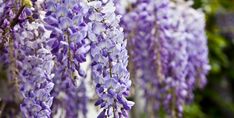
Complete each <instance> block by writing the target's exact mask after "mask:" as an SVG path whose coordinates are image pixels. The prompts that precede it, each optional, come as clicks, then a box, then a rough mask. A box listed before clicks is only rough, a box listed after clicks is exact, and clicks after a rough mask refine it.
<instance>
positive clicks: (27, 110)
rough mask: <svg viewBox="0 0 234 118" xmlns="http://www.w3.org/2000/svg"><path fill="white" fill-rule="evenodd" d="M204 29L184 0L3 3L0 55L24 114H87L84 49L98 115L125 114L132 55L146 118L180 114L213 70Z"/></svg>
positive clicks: (117, 116)
mask: <svg viewBox="0 0 234 118" xmlns="http://www.w3.org/2000/svg"><path fill="white" fill-rule="evenodd" d="M123 3H126V4H124V5H123ZM121 16H123V17H121ZM42 19H43V20H42ZM204 27H205V19H204V14H203V13H202V12H201V11H198V10H195V9H193V8H191V4H190V2H185V1H183V0H176V1H174V2H170V0H44V1H40V2H39V1H38V0H0V54H1V56H0V60H1V61H2V62H3V63H4V65H6V67H7V69H8V76H9V77H8V78H9V80H11V81H13V82H14V86H15V87H16V89H18V90H19V92H18V93H21V95H20V97H22V103H21V105H20V108H21V111H22V113H23V116H24V117H26V118H29V117H30V118H31V117H32V118H38V117H43V118H49V117H52V116H54V115H56V114H57V113H58V112H57V111H59V109H62V110H64V111H66V113H65V115H66V117H68V118H75V117H80V116H81V115H80V114H79V113H80V112H82V114H83V117H87V111H88V110H87V102H88V97H87V95H86V94H87V93H86V85H85V78H86V72H85V70H84V68H83V67H82V66H81V65H82V64H83V63H84V62H86V56H87V55H88V54H90V56H91V71H92V72H91V74H92V79H93V82H94V85H95V90H96V94H97V96H98V100H97V101H96V102H95V105H96V106H100V108H101V112H100V113H99V115H98V118H107V117H114V118H122V117H128V111H129V110H130V109H131V107H132V106H133V105H134V103H133V102H131V101H129V100H128V99H127V97H128V96H129V94H130V87H131V84H132V82H131V80H130V73H129V71H128V70H127V66H128V63H129V62H128V58H129V56H130V64H129V70H130V72H131V77H132V80H134V81H137V82H138V83H140V86H141V87H142V89H143V90H144V97H145V99H146V104H145V109H146V111H147V112H150V117H154V116H155V115H156V114H155V113H158V112H159V110H161V108H162V109H163V110H165V111H166V112H167V113H168V114H169V115H170V116H172V117H182V113H183V106H184V105H186V104H187V103H189V102H190V101H191V100H192V98H193V91H194V89H195V88H202V87H204V85H205V84H206V74H207V73H208V71H209V69H210V66H209V63H208V58H207V56H208V49H207V39H206V35H205V31H204ZM127 48H128V50H127ZM128 51H129V53H128ZM128 54H129V56H128ZM131 69H132V70H131ZM77 81H79V82H77ZM16 91H17V90H16ZM16 93H17V92H16ZM16 97H19V96H17V95H16ZM51 107H52V108H51ZM51 109H52V110H51ZM153 111H158V112H153Z"/></svg>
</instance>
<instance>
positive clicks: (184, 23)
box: [117, 0, 210, 117]
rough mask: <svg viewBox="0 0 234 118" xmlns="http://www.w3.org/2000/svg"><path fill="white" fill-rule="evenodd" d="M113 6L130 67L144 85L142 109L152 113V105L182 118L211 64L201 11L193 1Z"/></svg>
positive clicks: (141, 1) (145, 1)
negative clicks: (122, 31)
mask: <svg viewBox="0 0 234 118" xmlns="http://www.w3.org/2000/svg"><path fill="white" fill-rule="evenodd" d="M126 4H127V5H126ZM117 5H118V6H119V7H120V11H118V13H120V14H123V18H122V22H121V25H122V26H123V27H124V33H125V37H127V38H128V45H129V47H128V48H129V52H130V56H131V58H130V59H131V60H130V62H131V63H133V64H131V65H130V66H133V67H129V68H133V69H134V71H133V72H134V73H131V74H132V76H134V77H136V78H139V79H138V80H137V81H138V82H139V83H140V84H141V87H142V88H143V90H144V94H145V95H144V97H145V98H146V107H145V109H146V110H147V111H148V112H151V115H152V116H154V115H156V114H154V113H152V110H153V109H155V110H160V108H163V109H164V110H165V111H166V112H167V113H169V114H170V115H171V116H172V117H181V116H182V112H183V106H184V105H185V104H186V103H188V102H189V101H191V99H192V98H193V94H192V93H193V90H194V88H196V86H198V87H203V86H204V85H205V83H206V77H205V76H206V74H207V72H208V70H209V68H210V67H209V64H208V53H207V52H208V51H207V41H206V36H205V31H204V26H205V25H204V24H205V22H204V15H203V13H202V12H201V11H197V10H195V9H193V8H191V7H190V6H191V1H189V2H183V1H179V2H170V1H168V0H164V1H157V0H156V1H155V0H136V1H130V0H129V1H128V2H127V3H125V7H124V8H123V7H121V6H124V4H123V2H117ZM199 34H200V35H199ZM195 60H196V61H195ZM133 79H135V78H133Z"/></svg>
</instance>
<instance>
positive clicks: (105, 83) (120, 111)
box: [88, 0, 134, 118]
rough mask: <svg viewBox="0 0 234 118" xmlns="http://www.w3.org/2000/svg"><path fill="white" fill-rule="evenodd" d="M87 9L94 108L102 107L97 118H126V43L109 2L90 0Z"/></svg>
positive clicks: (129, 103) (131, 103)
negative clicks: (95, 94) (94, 99)
mask: <svg viewBox="0 0 234 118" xmlns="http://www.w3.org/2000/svg"><path fill="white" fill-rule="evenodd" d="M89 6H90V7H91V8H90V10H89V16H88V18H89V20H90V21H92V22H90V23H89V24H88V25H89V33H88V37H89V39H90V40H91V50H90V51H91V58H92V76H93V79H94V83H95V84H96V92H97V94H98V96H99V99H98V100H97V102H96V103H95V105H100V106H101V108H103V111H102V112H101V113H100V114H99V117H100V118H103V117H110V116H112V115H113V116H114V117H115V118H118V117H128V113H127V110H130V109H131V107H132V106H133V104H134V103H133V102H131V101H128V100H127V99H126V97H127V96H128V93H129V89H130V86H131V81H130V80H129V72H128V70H127V63H128V54H127V50H126V40H125V39H124V34H123V29H122V28H121V27H120V26H119V20H120V17H119V16H117V15H116V14H115V7H114V3H113V1H112V0H109V1H107V2H105V1H93V2H90V3H89Z"/></svg>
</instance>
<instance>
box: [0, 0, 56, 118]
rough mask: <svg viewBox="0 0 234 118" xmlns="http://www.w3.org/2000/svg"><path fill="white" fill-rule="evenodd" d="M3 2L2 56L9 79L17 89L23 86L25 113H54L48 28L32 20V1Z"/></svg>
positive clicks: (24, 114)
mask: <svg viewBox="0 0 234 118" xmlns="http://www.w3.org/2000/svg"><path fill="white" fill-rule="evenodd" d="M3 4H4V10H3V12H2V14H1V19H0V22H1V29H2V30H1V31H2V32H1V46H2V47H1V48H3V50H4V55H2V57H4V58H5V64H6V65H8V70H9V72H8V76H9V79H10V80H11V81H13V82H14V87H16V91H15V93H18V92H19V91H17V90H20V92H21V94H22V97H23V103H22V104H21V107H20V108H21V111H22V113H23V116H24V117H32V118H35V117H50V113H51V110H50V106H51V105H52V101H53V97H52V96H51V95H50V91H51V90H52V88H53V85H54V84H53V83H52V82H51V79H52V77H53V74H51V70H52V68H53V60H52V58H53V56H52V55H51V53H50V50H48V49H47V47H46V46H45V37H43V31H44V30H43V28H42V26H40V25H39V24H38V23H35V22H34V23H30V22H31V21H30V20H29V18H30V17H31V16H32V9H30V8H29V7H31V6H32V4H31V1H29V0H22V1H18V0H17V1H15V0H12V1H4V3H3ZM36 22H37V21H36ZM15 93H14V94H15ZM15 97H16V98H19V97H21V96H19V95H16V96H15Z"/></svg>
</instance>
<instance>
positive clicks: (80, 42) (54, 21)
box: [44, 0, 90, 118]
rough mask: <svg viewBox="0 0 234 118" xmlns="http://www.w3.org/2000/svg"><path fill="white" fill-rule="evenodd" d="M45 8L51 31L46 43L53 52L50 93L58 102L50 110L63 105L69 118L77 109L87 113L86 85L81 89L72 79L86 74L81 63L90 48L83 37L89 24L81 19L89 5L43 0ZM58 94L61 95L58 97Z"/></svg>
mask: <svg viewBox="0 0 234 118" xmlns="http://www.w3.org/2000/svg"><path fill="white" fill-rule="evenodd" d="M44 10H45V11H46V14H45V18H44V21H45V22H46V23H47V24H46V28H47V29H48V30H50V31H51V34H50V39H49V41H48V44H49V45H50V46H51V48H52V53H53V54H54V55H55V56H56V59H55V60H56V63H55V69H54V72H55V78H54V83H55V89H54V91H53V95H54V96H55V101H59V102H58V103H56V104H55V105H54V106H53V110H55V111H57V110H58V108H59V107H61V108H64V109H65V111H66V116H67V117H69V118H74V117H78V110H80V111H82V112H83V115H84V116H86V113H87V110H86V103H87V97H86V93H85V89H83V88H82V89H81V87H82V85H80V87H79V86H76V85H75V81H76V79H78V78H79V79H81V78H85V77H86V73H85V72H84V70H83V69H82V68H81V66H80V64H81V63H83V62H85V61H86V54H87V52H88V51H89V48H90V46H89V40H88V39H87V38H86V36H87V30H88V26H87V24H86V22H85V20H84V15H85V14H87V12H88V7H87V6H86V5H85V3H84V2H83V1H82V0H58V1H54V0H46V1H45V4H44ZM80 81H83V80H80ZM83 87H85V86H83ZM60 94H64V96H63V97H60ZM80 95H83V96H80ZM81 98H82V99H81ZM83 98H84V99H83ZM60 103H61V104H60ZM58 104H60V105H58ZM55 111H54V112H55ZM55 113H56V112H55Z"/></svg>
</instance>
